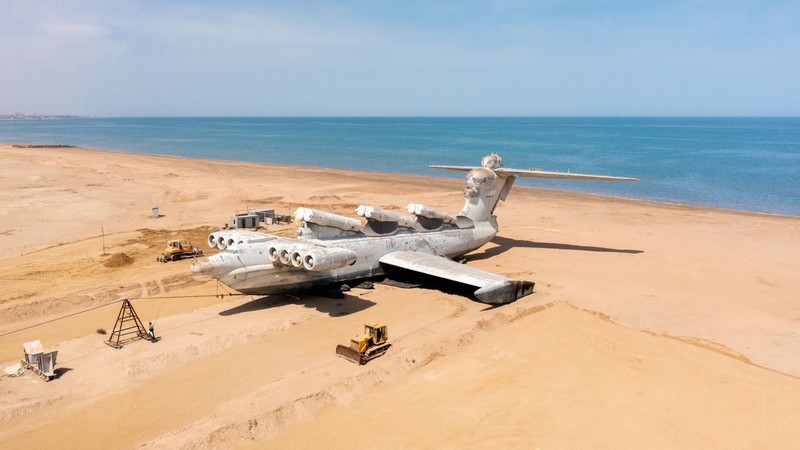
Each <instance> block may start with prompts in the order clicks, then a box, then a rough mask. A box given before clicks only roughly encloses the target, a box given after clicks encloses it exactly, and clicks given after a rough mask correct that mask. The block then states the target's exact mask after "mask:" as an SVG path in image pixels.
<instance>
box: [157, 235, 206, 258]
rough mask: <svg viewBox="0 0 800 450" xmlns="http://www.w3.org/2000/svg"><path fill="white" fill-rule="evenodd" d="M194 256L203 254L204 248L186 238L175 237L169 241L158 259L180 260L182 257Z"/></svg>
mask: <svg viewBox="0 0 800 450" xmlns="http://www.w3.org/2000/svg"><path fill="white" fill-rule="evenodd" d="M194 256H203V250H201V249H200V248H198V247H195V246H193V245H192V243H191V242H189V241H187V240H186V239H183V240H180V239H173V240H171V241H169V242H167V248H165V249H164V251H163V252H161V256H159V257H158V261H160V262H167V261H178V260H180V259H184V258H191V257H194Z"/></svg>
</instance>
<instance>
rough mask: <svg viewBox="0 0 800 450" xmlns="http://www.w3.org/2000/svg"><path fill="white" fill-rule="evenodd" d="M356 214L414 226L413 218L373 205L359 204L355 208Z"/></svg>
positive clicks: (407, 226) (409, 226) (371, 218)
mask: <svg viewBox="0 0 800 450" xmlns="http://www.w3.org/2000/svg"><path fill="white" fill-rule="evenodd" d="M356 214H358V215H359V216H361V217H364V218H366V219H370V220H376V221H378V222H397V225H399V226H401V227H406V228H411V227H413V226H414V219H412V218H411V217H409V216H406V215H403V214H399V213H396V212H394V211H386V210H383V209H380V208H376V207H375V206H366V205H360V206H359V207H358V208H356Z"/></svg>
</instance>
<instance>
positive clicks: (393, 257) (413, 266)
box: [379, 251, 534, 304]
mask: <svg viewBox="0 0 800 450" xmlns="http://www.w3.org/2000/svg"><path fill="white" fill-rule="evenodd" d="M379 261H380V262H381V264H385V265H388V266H393V267H399V268H401V269H406V270H410V271H413V272H419V273H421V274H423V275H427V276H433V277H436V278H441V279H445V280H449V281H453V282H456V283H460V284H465V285H468V286H473V287H475V288H478V289H477V291H475V297H476V298H477V299H478V300H480V301H482V302H484V303H490V304H504V303H510V302H513V301H514V300H517V299H519V298H521V297H524V296H526V295H528V294H531V293H533V285H534V283H533V282H530V281H518V280H511V279H509V278H506V277H504V276H502V275H498V274H495V273H492V272H487V271H485V270H481V269H478V268H476V267H471V266H467V265H465V264H459V263H457V262H455V261H453V260H450V259H447V258H445V257H442V256H437V255H431V254H428V253H422V252H412V251H397V252H392V253H387V254H386V255H383V256H382V257H381V258H380V260H379Z"/></svg>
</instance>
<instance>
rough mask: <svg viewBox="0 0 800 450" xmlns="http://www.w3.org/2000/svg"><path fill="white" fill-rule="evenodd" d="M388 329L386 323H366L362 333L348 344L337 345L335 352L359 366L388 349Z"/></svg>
mask: <svg viewBox="0 0 800 450" xmlns="http://www.w3.org/2000/svg"><path fill="white" fill-rule="evenodd" d="M388 340H389V331H388V330H387V328H386V325H382V324H378V323H368V324H366V325H364V334H359V335H358V336H356V337H354V338H353V339H351V340H350V345H349V346H347V345H341V344H339V345H337V346H336V354H337V355H339V356H341V357H342V358H344V359H346V360H348V361H350V362H353V363H356V364H358V365H359V366H361V365H364V364H366V363H367V362H369V361H371V360H373V359H375V358H377V357H379V356H381V355H383V354H384V353H386V350H388V349H389V346H390V345H391V344H389V342H388Z"/></svg>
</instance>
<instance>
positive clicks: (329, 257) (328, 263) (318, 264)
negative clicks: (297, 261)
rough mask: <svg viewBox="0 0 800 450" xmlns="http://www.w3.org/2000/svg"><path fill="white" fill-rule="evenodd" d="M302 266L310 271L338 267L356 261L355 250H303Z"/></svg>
mask: <svg viewBox="0 0 800 450" xmlns="http://www.w3.org/2000/svg"><path fill="white" fill-rule="evenodd" d="M304 253H305V254H304V255H303V267H305V269H306V270H309V271H312V272H319V271H323V270H334V269H340V268H342V267H345V266H349V265H350V264H353V263H354V262H356V252H354V251H353V250H350V249H347V248H325V247H319V248H312V249H310V250H307V251H305V252H304Z"/></svg>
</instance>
